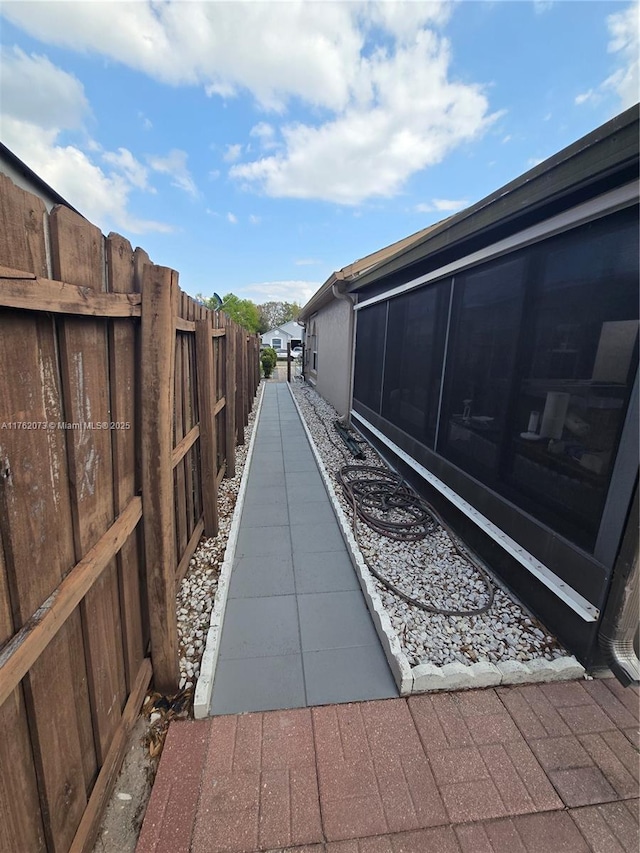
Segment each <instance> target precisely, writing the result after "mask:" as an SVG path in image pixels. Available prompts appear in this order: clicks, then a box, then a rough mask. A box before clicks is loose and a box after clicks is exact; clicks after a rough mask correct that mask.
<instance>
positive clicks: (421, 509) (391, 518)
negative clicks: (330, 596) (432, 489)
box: [337, 465, 495, 616]
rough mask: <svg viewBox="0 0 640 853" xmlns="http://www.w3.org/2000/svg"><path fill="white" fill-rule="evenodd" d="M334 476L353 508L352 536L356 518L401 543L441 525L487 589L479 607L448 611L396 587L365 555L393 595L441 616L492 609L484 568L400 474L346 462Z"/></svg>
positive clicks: (476, 614) (454, 546)
mask: <svg viewBox="0 0 640 853" xmlns="http://www.w3.org/2000/svg"><path fill="white" fill-rule="evenodd" d="M337 479H338V482H339V483H340V484H341V486H342V489H343V492H344V494H345V497H346V499H347V500H348V501H349V503H350V504H351V506H352V509H353V535H354V536H355V537H356V539H358V538H359V537H358V529H357V520H358V519H360V520H361V521H364V523H365V524H367V526H369V527H370V528H371V529H372V530H374V531H375V532H376V533H378V534H379V535H381V536H387V537H389V538H391V539H398V540H401V541H403V542H415V541H418V540H420V539H424V538H426V537H427V536H428V535H429V534H432V533H434V532H435V531H436V530H437V528H438V526H440V527H442V529H443V530H444V531H445V532H446V533H447V535H448V536H449V538H450V540H451V543H452V545H453V548H454V550H455V552H456V553H457V554H458V555H459V556H460V557H462V559H464V560H466V561H467V562H469V563H471V565H472V566H473V567H474V569H476V571H477V572H478V573H479V574H480V576H481V577H482V580H483V581H484V583H485V586H486V588H487V598H488V601H487V603H486V604H485V605H483V606H482V607H474V608H470V609H468V610H448V609H446V608H443V607H435V606H434V605H431V604H426V603H425V602H424V601H419V600H418V599H416V598H413V596H411V595H407V593H406V592H403V591H402V590H401V589H399V588H398V587H397V586H396V585H395V584H394V583H392V582H391V581H390V580H389V579H388V578H385V577H384V575H382V574H381V573H380V572H379V571H378V570H377V569H376V568H375V567H374V566H372V565H371V563H370V562H369V561H368V560H367V559H366V557H365V562H366V564H367V567H368V569H369V571H370V572H371V574H372V575H373V576H374V577H375V578H376V579H377V580H378V581H380V583H381V584H383V585H384V586H385V587H387V589H389V590H391V592H393V594H394V595H397V596H398V597H399V598H401V599H403V601H406V602H407V604H410V605H412V606H413V607H418V608H419V609H420V610H425V611H426V612H427V613H436V614H439V615H441V616H481V615H482V614H483V613H486V612H487V611H488V610H489V609H490V608H491V606H492V605H493V600H494V596H495V590H494V587H493V584H492V583H491V580H490V578H489V576H488V574H487V572H486V571H485V569H484V568H483V567H482V566H481V565H480V564H479V563H478V561H477V560H475V559H474V558H473V556H472V555H471V554H469V553H467V552H466V550H463V549H462V548H461V546H460V545H459V544H458V541H457V539H456V536H455V534H454V533H453V531H452V530H451V529H450V528H449V526H448V525H447V524H446V523H445V521H444V520H443V519H442V517H441V516H440V515H439V514H438V512H437V511H436V510H435V509H434V508H433V507H432V506H431V504H429V503H427V501H425V500H424V499H423V498H421V497H420V496H419V495H418V494H417V493H416V492H414V490H413V489H412V488H411V486H409V484H408V483H406V482H405V481H404V480H403V479H402V477H400V476H399V475H398V474H395V473H394V472H393V471H389V470H388V469H386V468H380V467H377V466H375V467H374V466H371V465H345V466H344V467H342V468H341V469H340V471H339V472H338V474H337ZM361 550H362V549H361ZM363 556H364V555H363Z"/></svg>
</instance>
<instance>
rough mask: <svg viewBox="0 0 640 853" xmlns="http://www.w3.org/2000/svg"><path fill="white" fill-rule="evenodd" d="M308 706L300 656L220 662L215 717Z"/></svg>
mask: <svg viewBox="0 0 640 853" xmlns="http://www.w3.org/2000/svg"><path fill="white" fill-rule="evenodd" d="M304 704H305V690H304V675H303V671H302V657H301V655H300V654H293V655H274V656H272V657H264V658H239V659H234V660H220V661H218V666H217V667H216V689H215V690H214V691H213V700H212V703H211V713H212V714H243V713H245V712H247V711H271V710H277V709H280V708H300V707H302V706H304Z"/></svg>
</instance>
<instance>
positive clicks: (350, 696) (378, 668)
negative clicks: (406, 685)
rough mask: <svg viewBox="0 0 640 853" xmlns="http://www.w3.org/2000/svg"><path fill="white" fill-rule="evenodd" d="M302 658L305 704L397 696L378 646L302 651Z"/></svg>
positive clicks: (324, 703) (394, 685)
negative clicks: (305, 693)
mask: <svg viewBox="0 0 640 853" xmlns="http://www.w3.org/2000/svg"><path fill="white" fill-rule="evenodd" d="M302 657H303V662H304V673H305V682H306V687H307V703H308V704H309V705H328V704H330V703H332V702H358V701H360V700H365V699H389V698H391V697H394V696H397V695H398V690H397V688H396V684H395V681H394V680H393V677H392V675H391V672H390V671H389V668H388V667H387V666H385V665H384V664H385V663H386V658H385V656H384V653H383V651H382V649H381V648H380V646H379V645H378V646H375V645H371V646H354V647H352V648H343V649H324V650H322V651H311V652H303V654H302Z"/></svg>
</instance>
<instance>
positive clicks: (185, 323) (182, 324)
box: [176, 317, 196, 332]
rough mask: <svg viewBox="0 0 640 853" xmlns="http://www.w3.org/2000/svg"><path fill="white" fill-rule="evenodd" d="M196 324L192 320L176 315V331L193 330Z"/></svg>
mask: <svg viewBox="0 0 640 853" xmlns="http://www.w3.org/2000/svg"><path fill="white" fill-rule="evenodd" d="M195 330H196V324H195V323H194V322H193V320H184V319H183V318H182V317H176V331H177V332H195Z"/></svg>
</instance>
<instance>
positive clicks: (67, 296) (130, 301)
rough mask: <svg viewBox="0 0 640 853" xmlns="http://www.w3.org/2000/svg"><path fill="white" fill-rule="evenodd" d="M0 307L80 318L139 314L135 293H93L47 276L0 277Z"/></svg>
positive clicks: (138, 301)
mask: <svg viewBox="0 0 640 853" xmlns="http://www.w3.org/2000/svg"><path fill="white" fill-rule="evenodd" d="M0 306H2V307H4V308H20V309H23V310H26V311H47V312H48V313H53V314H77V315H80V316H83V317H139V316H140V296H139V295H138V294H137V293H133V294H131V295H127V294H120V293H94V292H93V291H92V290H90V289H89V288H87V287H82V286H78V285H75V284H70V283H69V282H67V281H54V280H51V279H48V278H4V277H2V276H0Z"/></svg>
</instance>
